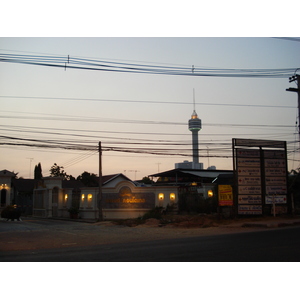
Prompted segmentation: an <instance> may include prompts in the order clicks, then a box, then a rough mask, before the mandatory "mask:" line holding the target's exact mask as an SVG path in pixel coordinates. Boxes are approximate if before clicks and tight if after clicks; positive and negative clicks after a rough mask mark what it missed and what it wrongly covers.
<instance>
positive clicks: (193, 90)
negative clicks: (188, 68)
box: [193, 88, 196, 111]
mask: <svg viewBox="0 0 300 300" xmlns="http://www.w3.org/2000/svg"><path fill="white" fill-rule="evenodd" d="M193 103H194V111H196V103H195V89H194V88H193Z"/></svg>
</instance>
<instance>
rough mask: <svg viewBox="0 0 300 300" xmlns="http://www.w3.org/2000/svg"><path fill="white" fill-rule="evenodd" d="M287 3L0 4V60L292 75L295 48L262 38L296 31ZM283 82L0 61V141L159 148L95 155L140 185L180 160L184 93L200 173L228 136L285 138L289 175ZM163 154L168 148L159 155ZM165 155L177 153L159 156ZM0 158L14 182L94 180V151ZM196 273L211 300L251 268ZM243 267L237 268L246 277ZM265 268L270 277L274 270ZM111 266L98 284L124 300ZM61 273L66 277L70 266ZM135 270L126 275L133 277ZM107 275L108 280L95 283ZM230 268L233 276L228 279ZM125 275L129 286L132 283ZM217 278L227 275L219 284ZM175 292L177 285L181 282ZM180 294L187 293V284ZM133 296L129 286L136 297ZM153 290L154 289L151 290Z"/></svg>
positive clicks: (216, 160)
mask: <svg viewBox="0 0 300 300" xmlns="http://www.w3.org/2000/svg"><path fill="white" fill-rule="evenodd" d="M297 7H298V2H297V1H293V0H292V1H290V2H289V3H276V4H274V3H273V2H272V3H270V2H269V1H255V0H254V1H251V2H249V3H248V2H247V1H243V2H237V1H230V0H229V1H210V2H209V1H207V2H206V3H205V2H203V1H190V0H187V1H185V2H184V5H183V4H182V2H174V1H172V2H171V1H155V0H153V1H151V2H147V1H143V2H141V1H134V0H130V1H105V2H104V1H97V2H96V1H90V0H87V1H85V2H84V5H81V3H79V2H78V3H76V4H75V5H74V2H72V3H69V2H68V1H61V0H60V1H56V0H54V1H51V3H48V2H47V1H43V2H41V1H35V0H28V1H26V2H24V1H6V2H3V3H1V12H2V14H1V18H0V53H1V54H3V53H6V54H22V55H51V56H56V55H60V56H63V57H65V59H67V57H68V55H69V56H70V57H82V58H93V59H97V60H106V61H118V62H126V63H129V62H131V63H136V64H144V63H147V64H149V65H154V64H155V65H157V64H158V65H163V66H181V67H186V68H191V69H192V66H194V67H197V68H203V67H207V68H221V69H224V68H237V69H243V68H250V69H265V68H270V69H272V70H274V69H276V68H292V69H293V68H295V69H296V68H299V67H300V56H299V53H300V51H299V50H300V43H299V42H297V41H293V40H289V39H281V38H271V37H297V36H299V35H298V34H299V33H298V31H299V30H298V26H295V25H294V24H295V23H296V20H297V19H298V18H299V16H298V10H297V9H296V8H297ZM42 37H44V38H42ZM54 37H55V38H54ZM65 37H68V38H65ZM82 37H83V38H82ZM166 37H168V38H166ZM292 73H293V72H292ZM291 75H293V74H291ZM288 77H289V76H287V77H286V78H224V77H218V76H214V77H201V76H199V77H194V76H174V75H156V74H133V73H118V72H100V71H88V70H75V69H72V70H71V69H68V68H67V70H66V71H65V70H64V69H63V68H62V69H61V68H51V67H44V66H33V65H22V64H13V63H3V62H0V104H1V110H0V119H1V121H0V131H1V136H6V138H5V139H4V138H2V139H1V141H2V142H3V141H5V142H12V141H13V142H15V143H22V141H21V140H20V139H22V138H23V139H29V140H34V139H35V140H37V141H38V140H44V141H52V142H53V143H58V142H60V143H62V142H67V143H69V142H72V143H74V144H78V145H89V146H90V147H92V146H94V147H97V144H98V142H99V141H101V142H102V146H103V147H106V149H108V148H109V147H111V148H114V149H115V148H116V147H117V146H119V147H123V148H127V149H128V148H129V147H130V148H133V149H134V148H135V149H136V148H143V147H146V148H147V147H148V148H149V152H151V151H152V152H154V151H156V150H151V149H153V148H160V149H161V148H163V149H164V150H163V152H164V154H166V155H150V154H136V153H126V152H116V151H104V152H103V174H105V175H108V174H113V173H120V172H122V173H124V174H126V175H127V176H128V177H130V178H131V179H138V178H142V177H143V176H147V175H150V174H153V173H156V172H158V171H164V170H169V169H173V168H174V164H175V163H176V162H181V161H183V160H190V161H191V160H192V158H191V153H192V146H191V134H190V132H189V131H188V125H187V124H188V120H189V118H190V117H191V114H192V112H193V89H194V90H195V102H196V111H197V113H198V116H199V118H200V119H201V120H202V130H201V132H200V133H199V146H200V161H201V162H203V163H204V168H207V166H208V165H215V166H216V167H217V168H218V169H229V170H230V169H232V165H233V163H232V158H231V157H230V156H231V141H232V138H251V139H276V140H286V141H287V142H288V158H289V160H288V169H289V170H291V169H296V168H298V167H299V160H300V158H299V143H297V140H299V137H298V134H297V131H296V128H295V122H296V120H297V117H298V113H297V96H296V94H295V93H290V92H286V91H285V90H286V89H287V88H289V87H296V86H295V83H289V80H288ZM79 99H80V100H79ZM103 100H105V101H103ZM164 102H169V103H164ZM237 105H238V106H237ZM247 105H248V106H247ZM262 106H269V107H262ZM128 120H129V121H131V123H129V122H128ZM143 120H144V121H148V122H142V121H143ZM145 123H147V124H145ZM233 125H239V126H233ZM246 125H251V126H246ZM258 125H264V126H258ZM12 138H16V140H12ZM125 142H127V144H126V143H125ZM130 142H131V143H144V145H141V144H129V143H130ZM32 143H33V142H32ZM145 143H148V144H147V145H146V144H145ZM150 143H152V145H149V144H150ZM41 144H42V143H41ZM165 144H168V145H165ZM178 144H182V145H178ZM179 147H180V149H179ZM220 148H221V149H220ZM171 149H175V150H173V151H172V152H171V151H170V150H171ZM177 149H178V151H177ZM176 152H178V155H177V156H173V155H171V154H174V153H175V154H176ZM0 154H1V155H0V169H1V170H2V169H7V170H10V171H14V172H18V176H22V177H24V178H29V177H31V178H32V177H33V169H34V165H36V164H38V163H39V162H41V164H42V169H43V175H44V176H47V175H49V169H50V168H51V166H52V165H53V164H54V163H57V164H59V165H60V166H64V169H65V171H66V172H67V173H68V174H71V175H73V176H78V175H80V174H81V173H82V172H83V171H88V172H93V173H96V174H98V173H99V171H98V155H97V151H96V150H95V149H94V150H91V151H76V150H68V151H67V150H63V149H47V148H34V147H22V146H8V145H6V146H5V145H2V144H1V145H0ZM179 154H185V155H188V156H180V155H179ZM189 155H190V156H189ZM216 156H217V157H216ZM220 156H225V157H220ZM226 156H228V157H227V158H226ZM125 170H127V171H126V172H124V171H125ZM129 170H131V171H129ZM193 266H194V265H193ZM205 266H206V265H203V264H201V266H199V267H201V269H202V270H203V268H205ZM207 266H208V267H207V268H206V269H205V271H204V272H202V273H203V274H205V275H204V276H205V277H203V278H202V277H201V275H200V281H201V280H205V287H206V289H205V287H204V289H202V291H201V293H202V294H203V293H206V292H207V294H208V295H211V291H212V290H213V289H214V290H215V282H216V281H217V282H218V284H219V286H220V285H221V288H220V289H219V290H220V291H221V292H222V293H223V291H224V290H227V289H228V286H230V284H231V282H232V278H234V280H235V282H237V281H239V280H241V282H240V283H241V285H240V286H244V285H243V284H244V282H245V278H246V279H248V278H247V274H250V276H251V277H250V276H249V279H252V277H253V274H254V272H255V276H257V275H258V274H257V272H256V269H257V265H253V268H254V269H251V270H250V271H249V266H248V265H247V266H244V265H243V264H235V265H232V264H231V265H230V268H222V267H223V266H222V265H219V264H217V265H216V266H215V265H212V264H208V265H207ZM214 266H215V268H216V269H214ZM33 267H38V269H35V270H37V271H38V272H34V273H32V275H33V274H40V272H41V271H43V269H39V266H37V265H35V266H31V269H33ZM75 267H76V270H77V271H78V266H77V265H76V266H75V265H74V270H75ZM85 267H86V266H85ZM124 267H125V268H126V270H125V268H124V271H126V274H128V269H130V270H132V267H137V265H135V266H133V265H131V266H130V268H127V265H125V266H124ZM142 267H144V266H143V265H142ZM175 267H176V271H175V269H174V271H175V272H169V274H168V276H167V277H166V278H164V280H167V279H169V280H170V282H172V283H173V282H175V280H177V277H178V266H177V265H176V266H175ZM244 267H247V270H248V271H247V274H246V273H245V272H244V270H245V268H244ZM274 267H275V268H276V270H278V266H277V265H276V266H275V265H274ZM283 267H286V266H282V265H281V271H282V268H283ZM53 268H56V266H53ZM101 268H103V266H101ZM119 268H120V266H119V265H118V272H115V269H113V268H112V267H111V266H110V267H109V268H106V272H105V276H106V277H105V278H111V277H112V276H114V277H115V276H116V274H118V273H121V274H122V280H119V282H120V283H121V282H122V283H124V285H123V286H122V288H121V289H120V291H121V292H122V293H123V294H124V290H126V291H127V290H128V287H129V288H130V290H128V292H129V293H131V295H135V294H134V292H135V291H133V290H132V284H131V282H128V283H130V284H128V283H127V281H126V280H124V276H123V273H124V272H122V271H121V272H120V270H119ZM153 268H155V269H153V273H152V272H151V271H152V269H151V266H148V265H147V270H148V271H147V274H151V275H150V276H151V277H150V276H149V280H152V279H153V274H155V272H156V269H157V268H156V266H155V265H154V266H153ZM186 268H187V265H186V264H184V263H182V264H181V265H180V271H181V272H184V273H185V274H193V273H192V272H193V270H192V269H191V270H187V269H186ZM69 269H70V270H72V271H73V269H71V268H70V266H69ZM149 269H150V272H149ZM228 269H230V271H229V272H232V273H229V274H230V275H231V276H230V275H229V276H228ZM55 270H56V269H55ZM223 270H224V271H225V272H226V276H224V275H225V273H223V272H222V271H223ZM269 270H271V272H269V273H268V274H267V276H265V273H263V275H262V276H263V277H262V278H261V279H262V280H260V281H259V282H263V285H264V287H265V286H269V285H268V284H267V285H266V282H267V283H269V282H270V283H273V282H274V281H276V280H277V272H272V271H273V269H270V268H269ZM53 271H54V269H53ZM72 271H71V272H69V273H68V274H67V275H66V274H65V272H64V273H62V274H63V276H64V277H63V278H62V279H63V282H65V283H66V280H67V278H70V279H71V278H72V279H74V280H77V278H75V277H74V278H73V276H77V273H78V272H72ZM85 271H86V270H85ZM140 271H141V270H139V269H137V272H139V273H140ZM274 271H275V269H274ZM284 271H287V272H289V271H291V270H284ZM108 272H113V273H112V274H111V276H107V274H109V273H108ZM241 272H243V276H239V277H236V276H234V275H235V274H241ZM73 274H74V275H73ZM135 274H136V272H135V273H133V274H132V275H135ZM172 274H174V275H172ZM207 274H209V275H212V276H214V278H215V280H214V281H211V280H210V281H207V280H206V278H210V276H207ZM14 276H15V274H14ZM100 276H101V274H100ZM145 276H147V275H145V274H144V275H143V276H140V278H137V277H136V276H135V277H134V278H135V283H136V284H138V285H139V286H140V287H145V289H147V291H148V290H149V289H148V283H149V281H148V280H147V279H148V278H147V279H146V280H145ZM173 276H174V277H173ZM175 276H176V277H175ZM218 276H219V277H218ZM258 276H259V275H258ZM29 278H32V277H31V276H30V277H29ZM128 278H130V280H131V279H132V276H129V277H128ZM187 278H188V280H191V279H193V278H197V282H199V274H197V276H189V277H187ZM224 278H229V280H230V282H229V281H227V280H224ZM90 279H91V278H90V277H88V280H90ZM97 279H98V277H97ZM117 279H118V278H117ZM74 280H73V281H72V282H71V281H70V283H71V284H72V283H73V282H74ZM101 280H102V278H101ZM268 280H270V281H269V282H268ZM282 280H284V279H282V278H281V282H282ZM288 280H290V278H289V279H288ZM22 282H24V280H23V281H22ZM115 282H116V281H115V280H113V281H111V280H110V281H107V282H106V286H109V284H111V286H109V287H110V288H114V287H115ZM7 283H8V282H7ZM189 283H190V282H189ZM238 283H239V282H238ZM13 284H14V283H13ZM25 284H27V282H25ZM222 284H223V285H222ZM182 286H185V284H184V281H183V284H182ZM189 286H190V287H192V286H194V287H195V288H197V289H198V285H197V284H194V285H189ZM236 286H239V284H237V285H236ZM295 286H296V285H295ZM24 287H25V285H24ZM261 288H262V287H261ZM261 288H260V293H261V290H262V289H261ZM65 290H66V289H65ZM140 290H141V289H138V290H136V291H138V293H139V294H138V297H140ZM154 290H155V293H157V289H154ZM189 290H190V295H191V296H192V295H195V293H198V290H196V289H195V291H194V290H193V289H192V288H190V289H189ZM66 291H67V292H68V290H66ZM93 292H94V291H93ZM160 292H161V291H160ZM180 292H181V291H180V289H179V290H178V289H176V294H175V293H173V295H172V297H173V298H174V299H179V298H182V296H184V297H186V296H187V290H186V289H184V290H183V291H182V293H180ZM188 292H189V291H188ZM241 292H243V291H242V290H241ZM85 293H86V291H85ZM168 293H169V294H170V291H169V290H168ZM247 293H248V294H249V299H250V297H252V298H253V296H255V295H256V293H257V289H253V291H252V290H248V291H247ZM285 293H286V291H285ZM235 295H236V296H235ZM266 295H268V296H270V289H267V290H266ZM151 296H152V295H151ZM153 296H154V294H153ZM220 296H221V294H220ZM222 296H223V294H222ZM231 297H233V298H234V299H235V298H236V299H237V297H240V293H231ZM272 297H273V298H276V299H279V298H282V295H281V294H280V293H278V290H276V294H275V293H273V295H272Z"/></svg>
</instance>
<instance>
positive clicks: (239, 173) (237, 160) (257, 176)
mask: <svg viewBox="0 0 300 300" xmlns="http://www.w3.org/2000/svg"><path fill="white" fill-rule="evenodd" d="M232 145H233V165H234V171H235V174H236V176H235V183H236V190H237V196H236V205H237V213H238V214H262V212H263V207H264V205H268V204H273V203H278V204H286V203H287V158H286V142H283V141H268V140H250V139H233V140H232ZM255 148H258V149H255ZM265 148H267V149H265ZM270 148H273V149H270ZM274 148H279V149H274Z"/></svg>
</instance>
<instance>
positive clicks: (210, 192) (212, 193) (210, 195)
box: [207, 190, 214, 198]
mask: <svg viewBox="0 0 300 300" xmlns="http://www.w3.org/2000/svg"><path fill="white" fill-rule="evenodd" d="M213 195H214V192H213V191H212V190H209V191H207V196H208V197H209V198H211V197H212V196H213Z"/></svg>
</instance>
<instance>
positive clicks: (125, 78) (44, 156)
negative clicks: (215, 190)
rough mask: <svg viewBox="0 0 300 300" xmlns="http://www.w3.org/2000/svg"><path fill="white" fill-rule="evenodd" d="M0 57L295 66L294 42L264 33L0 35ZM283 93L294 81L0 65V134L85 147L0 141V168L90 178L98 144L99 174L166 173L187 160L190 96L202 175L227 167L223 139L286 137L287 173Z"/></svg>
mask: <svg viewBox="0 0 300 300" xmlns="http://www.w3.org/2000/svg"><path fill="white" fill-rule="evenodd" d="M0 52H1V53H2V54H3V53H5V54H18V55H40V56H45V55H47V56H63V57H65V59H66V60H67V58H68V56H69V58H74V57H77V58H78V57H80V58H84V59H95V60H102V61H109V62H112V61H113V62H122V63H132V64H138V65H141V64H143V65H145V64H146V65H160V66H169V67H170V66H180V67H185V68H190V69H192V67H193V66H194V68H217V69H252V70H253V69H272V70H274V69H279V68H291V69H295V70H296V68H298V67H300V56H299V53H300V42H299V41H296V40H292V39H290V40H289V39H281V38H270V37H258V38H252V37H245V38H242V37H231V38H227V37H222V38H217V37H202V38H201V37H181V38H179V37H169V38H165V37H144V38H142V37H84V38H79V37H73V38H71V37H70V38H63V37H60V38H51V37H45V38H39V37H2V38H0ZM293 73H294V72H292V74H291V75H293ZM289 87H296V85H295V83H289V79H288V76H287V77H286V78H240V77H233V78H228V77H225V78H224V77H219V76H208V77H207V76H184V75H165V74H140V73H123V72H108V71H91V70H81V69H68V68H67V69H64V68H54V67H47V66H36V65H26V64H20V63H8V62H1V63H0V103H1V113H0V114H1V115H0V117H1V123H0V125H1V126H0V130H1V135H2V136H6V137H7V136H8V137H13V138H18V139H20V138H26V139H36V140H48V141H49V140H51V141H53V142H72V143H75V144H76V145H88V147H94V149H93V150H89V151H87V150H85V151H81V150H64V149H47V148H36V147H24V146H15V145H14V146H11V145H1V146H0V151H1V158H0V165H1V167H0V169H8V170H10V171H14V172H18V176H21V177H24V178H29V177H31V178H32V177H33V169H34V166H35V165H36V164H38V163H39V162H40V163H41V165H42V170H43V175H44V176H48V175H49V170H50V168H51V166H52V165H53V164H54V163H57V164H58V165H59V166H63V167H64V170H65V171H66V172H67V174H70V175H73V176H74V177H77V176H78V175H80V174H81V173H82V172H84V171H87V172H91V173H96V174H99V168H98V166H99V164H98V158H99V156H98V153H97V145H98V142H101V145H102V147H103V150H104V151H103V156H102V163H103V170H102V172H103V174H104V175H108V174H115V173H123V174H126V175H127V176H128V177H129V178H131V179H141V178H142V177H144V176H148V175H151V174H154V173H157V172H161V171H165V170H169V169H173V168H174V166H175V163H176V162H182V161H184V160H189V161H191V160H192V157H191V154H192V146H191V133H190V132H189V131H188V125H187V124H188V120H189V119H190V117H191V114H192V112H193V109H194V106H193V90H194V91H195V108H196V112H197V113H198V117H199V118H200V119H201V120H202V130H201V131H200V132H199V148H200V152H199V155H200V162H202V163H203V164H204V168H205V169H206V168H207V167H208V166H211V165H213V166H216V167H217V169H226V170H230V169H232V157H231V141H232V138H249V139H269V140H284V141H287V142H288V169H289V170H291V169H296V168H298V167H299V143H297V141H298V140H299V136H298V135H297V131H296V127H295V124H296V121H297V117H298V111H297V94H296V93H290V92H286V89H287V88H289ZM145 121H147V122H145ZM145 123H146V124H145ZM246 125H247V126H246ZM5 141H6V140H5ZM10 141H11V140H10ZM18 143H20V140H18ZM114 147H115V148H116V147H122V148H123V149H129V148H130V149H133V150H135V151H140V148H143V149H146V150H147V151H148V152H155V151H157V149H159V151H160V155H157V154H149V153H132V152H130V153H127V152H118V151H107V150H108V149H110V150H112V149H115V148H114ZM161 153H162V154H161Z"/></svg>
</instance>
